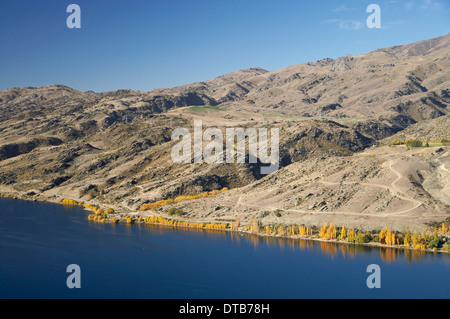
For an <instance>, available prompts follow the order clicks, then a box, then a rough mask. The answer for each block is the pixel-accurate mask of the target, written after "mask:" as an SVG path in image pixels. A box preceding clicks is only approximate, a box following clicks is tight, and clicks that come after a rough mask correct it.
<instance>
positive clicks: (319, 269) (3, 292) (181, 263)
mask: <svg viewBox="0 0 450 319" xmlns="http://www.w3.org/2000/svg"><path fill="white" fill-rule="evenodd" d="M87 215H88V212H86V211H84V210H83V209H82V208H80V207H63V206H61V205H58V204H52V203H41V202H31V201H20V200H13V199H1V200H0V298H273V299H277V298H288V299H303V298H447V299H448V298H450V288H449V287H450V256H449V255H444V254H437V253H436V254H433V253H423V252H412V251H407V252H404V251H402V250H395V249H385V248H368V247H361V246H353V245H342V244H341V245H338V244H330V243H317V242H312V241H305V240H287V239H270V238H263V237H256V236H245V235H238V234H236V233H230V232H211V231H197V230H188V229H182V228H178V229H175V228H167V227H162V226H161V227H160V226H148V225H137V224H135V225H131V226H129V225H122V224H117V225H111V224H97V223H94V222H89V221H88V220H87ZM70 264H77V265H79V266H80V269H81V288H80V289H76V288H73V289H69V288H68V287H67V285H66V280H67V277H68V276H69V275H70V273H67V272H66V269H67V266H68V265H70ZM370 264H377V265H379V266H380V269H381V288H379V289H377V288H374V289H369V288H368V287H367V285H366V279H367V277H368V276H369V275H370V273H367V272H366V269H367V266H368V265H370Z"/></svg>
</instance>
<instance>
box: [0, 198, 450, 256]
mask: <svg viewBox="0 0 450 319" xmlns="http://www.w3.org/2000/svg"><path fill="white" fill-rule="evenodd" d="M31 192H32V191H29V192H26V193H25V192H11V191H0V198H5V199H8V198H9V199H19V200H27V201H36V202H50V203H54V204H60V205H63V204H62V200H63V199H71V200H74V201H76V202H77V203H83V204H85V205H86V204H90V205H92V206H96V207H98V208H101V209H104V210H107V207H106V206H104V204H98V203H95V202H92V201H87V200H83V199H80V198H75V197H71V196H65V195H59V194H53V195H50V196H49V195H44V194H40V193H36V192H34V191H33V193H34V194H32V195H27V194H30V193H31ZM5 193H8V194H7V195H6V196H4V195H5ZM20 193H22V194H20ZM36 197H37V198H36ZM66 206H80V207H83V209H84V210H85V211H87V212H88V211H90V209H89V208H86V207H85V206H84V205H82V206H81V205H66ZM123 210H126V209H125V208H124V209H123ZM91 211H92V210H91ZM140 213H141V215H142V213H144V212H139V211H132V210H129V211H128V212H114V213H111V215H114V216H117V215H119V216H120V217H122V219H121V220H122V221H121V222H120V221H119V220H118V221H115V222H111V220H106V221H104V222H101V221H97V220H92V219H90V218H88V222H98V223H111V224H116V223H119V224H126V225H131V224H135V223H136V224H145V225H153V226H159V227H160V226H165V227H170V228H185V229H191V230H204V231H223V232H235V233H238V234H240V235H250V236H257V237H261V238H264V237H266V238H274V239H292V240H305V241H313V242H322V243H332V244H347V245H354V246H365V247H372V248H391V249H392V248H394V249H398V250H410V251H420V252H426V253H444V254H449V255H450V251H448V250H445V249H437V250H433V249H431V248H426V249H418V248H414V247H407V246H404V245H387V244H382V243H379V242H367V243H357V242H349V241H343V240H339V239H325V238H320V237H316V236H318V235H317V234H313V235H307V236H301V235H277V234H265V233H257V232H253V231H249V230H246V229H243V228H244V227H247V226H240V229H232V228H229V223H226V225H227V227H226V228H219V229H215V228H208V227H194V226H189V225H183V224H184V223H191V224H204V225H207V224H212V225H214V224H216V225H219V224H220V225H224V224H223V223H222V222H219V223H211V222H204V221H200V220H197V221H189V222H186V221H184V220H176V219H172V218H168V217H165V216H163V215H161V214H149V213H144V214H145V215H146V217H143V216H139V214H140ZM129 215H131V216H134V217H135V219H132V222H124V220H125V221H126V219H127V216H129ZM89 216H91V215H89ZM136 217H137V218H140V219H141V220H139V221H138V220H136ZM148 217H155V218H162V219H164V220H168V221H173V222H174V224H165V223H157V222H148V221H146V220H147V218H148ZM111 218H114V217H111ZM129 218H133V217H129ZM177 223H181V224H177ZM356 230H357V229H356ZM443 236H444V237H445V238H449V236H446V235H443Z"/></svg>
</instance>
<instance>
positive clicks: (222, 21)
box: [0, 0, 450, 92]
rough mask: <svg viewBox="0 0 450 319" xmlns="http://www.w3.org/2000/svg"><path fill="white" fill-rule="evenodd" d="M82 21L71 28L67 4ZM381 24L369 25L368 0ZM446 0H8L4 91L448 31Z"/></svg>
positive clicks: (210, 73) (108, 84) (285, 59)
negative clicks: (378, 12) (378, 26)
mask: <svg viewBox="0 0 450 319" xmlns="http://www.w3.org/2000/svg"><path fill="white" fill-rule="evenodd" d="M71 3H75V4H78V5H79V6H80V7H81V29H69V28H67V26H66V19H67V17H68V16H69V15H70V13H66V8H67V6H68V5H69V4H71ZM371 3H376V4H378V5H379V6H380V7H381V26H382V28H381V29H369V28H368V27H367V26H366V19H367V17H368V16H369V14H370V13H367V12H366V8H367V6H368V5H369V4H371ZM449 3H450V1H448V0H406V1H401V0H383V1H381V0H370V1H362V0H353V1H351V0H346V1H336V0H329V1H326V0H314V1H313V0H310V1H302V0H294V1H287V0H276V1H275V0H145V1H144V0H128V1H127V0H70V1H65V0H53V1H50V0H27V1H25V0H0V90H4V89H7V88H11V87H24V86H37V87H39V86H45V85H50V84H64V85H67V86H70V87H72V88H75V89H78V90H81V91H87V90H94V91H96V92H100V91H109V90H117V89H133V90H141V91H146V90H150V89H154V88H160V87H173V86H178V85H183V84H186V83H191V82H196V81H204V80H208V79H212V78H214V77H216V76H219V75H222V74H226V73H229V72H233V71H236V70H239V69H246V68H249V67H262V68H264V69H267V70H276V69H280V68H283V67H287V66H290V65H294V64H298V63H304V62H310V61H316V60H319V59H322V58H325V57H330V58H337V57H340V56H343V55H346V54H362V53H366V52H369V51H372V50H374V49H377V48H382V47H388V46H392V45H396V44H405V43H409V42H414V41H418V40H424V39H428V38H433V37H437V36H441V35H444V34H447V33H449V32H450V4H449Z"/></svg>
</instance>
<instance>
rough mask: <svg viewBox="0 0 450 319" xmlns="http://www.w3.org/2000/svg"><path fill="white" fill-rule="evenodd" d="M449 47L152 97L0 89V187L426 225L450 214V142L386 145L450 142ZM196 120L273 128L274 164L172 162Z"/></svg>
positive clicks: (449, 38)
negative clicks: (175, 135)
mask: <svg viewBox="0 0 450 319" xmlns="http://www.w3.org/2000/svg"><path fill="white" fill-rule="evenodd" d="M449 53H450V35H445V36H442V37H439V38H435V39H430V40H424V41H420V42H416V43H412V44H406V45H399V46H395V47H391V48H385V49H379V50H375V51H373V52H369V53H367V54H363V55H359V56H352V55H348V56H345V57H341V58H338V59H336V60H332V59H324V60H320V61H316V62H311V63H304V64H299V65H294V66H291V67H288V68H285V69H281V70H276V71H270V72H269V71H266V70H263V69H261V68H251V69H247V70H240V71H237V72H233V73H230V74H226V75H222V76H219V77H217V78H215V79H212V80H208V81H204V82H198V83H192V84H188V85H184V86H180V87H175V88H165V89H157V90H152V91H147V92H140V91H132V90H119V91H111V92H100V93H96V92H92V91H88V92H81V91H77V90H74V89H72V88H69V87H66V86H64V85H59V84H57V85H51V86H46V87H40V88H32V87H27V88H12V89H9V90H4V91H0V110H1V112H0V191H3V192H19V193H22V194H25V193H28V194H29V196H32V197H34V198H36V199H37V198H44V197H45V198H52V196H68V197H73V198H81V199H83V200H89V201H92V202H96V203H100V204H102V205H109V206H111V207H114V208H115V209H116V210H118V211H136V210H138V209H139V207H141V205H142V204H144V203H150V202H154V201H158V200H162V199H167V198H173V197H175V196H179V195H196V194H199V193H202V192H204V191H212V190H218V189H222V188H224V187H227V188H229V189H231V190H230V191H227V192H224V193H222V194H220V195H218V196H216V197H211V198H202V199H196V200H193V201H187V202H183V203H179V204H177V205H176V207H178V208H179V209H181V210H183V211H184V212H185V214H184V215H183V216H184V217H183V218H186V219H191V220H196V219H202V220H203V219H205V220H210V221H216V220H236V219H240V220H242V221H243V222H248V223H250V222H251V221H252V220H253V219H254V218H257V219H259V220H261V221H264V222H277V223H286V224H289V223H293V222H297V223H303V224H308V225H320V224H321V223H323V222H324V221H327V222H330V221H333V222H335V223H337V224H339V225H347V226H352V227H353V226H354V227H360V228H367V229H370V228H372V229H374V228H381V227H384V226H386V225H389V226H390V227H393V228H397V229H405V228H406V227H411V228H416V229H421V228H423V227H424V225H425V224H426V223H429V222H430V221H441V220H444V219H445V218H447V217H449V216H450V209H449V205H450V193H449V189H450V188H449V186H450V185H449V181H450V176H449V174H450V173H449V171H448V169H449V167H450V163H449V162H450V156H449V155H448V154H449V153H448V151H449V148H448V147H447V146H445V145H439V146H436V147H430V148H407V147H404V146H399V147H389V146H386V145H387V144H389V143H390V142H391V141H394V140H397V139H420V140H424V141H427V140H430V141H431V140H440V139H443V138H446V139H449V137H450V136H449V129H448V128H449V124H450V123H449V113H448V111H449V105H450V73H449V72H450V71H449V70H450V57H449ZM194 120H202V121H203V123H204V126H205V127H208V126H215V127H218V128H219V129H221V130H222V132H224V131H225V130H226V128H227V127H243V128H250V127H251V128H264V127H265V128H267V127H270V128H278V129H279V130H280V159H279V164H280V169H279V170H278V171H277V172H275V173H273V174H270V175H264V174H261V170H260V168H261V166H262V164H261V162H260V161H258V162H257V163H248V162H246V163H242V164H239V163H231V164H225V163H224V164H206V163H202V164H190V163H188V164H174V163H173V162H172V160H171V150H172V147H173V146H174V145H175V141H172V140H171V133H172V131H173V129H174V128H178V127H183V128H188V129H189V130H190V131H192V129H193V121H194ZM58 198H59V197H58ZM274 212H277V214H275V213H274ZM158 213H160V214H163V215H164V214H166V213H167V211H166V209H162V210H160V211H159V212H158Z"/></svg>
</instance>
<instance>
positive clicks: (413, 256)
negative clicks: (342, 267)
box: [90, 223, 436, 264]
mask: <svg viewBox="0 0 450 319" xmlns="http://www.w3.org/2000/svg"><path fill="white" fill-rule="evenodd" d="M90 224H91V225H92V226H93V227H95V228H96V229H99V228H102V227H110V228H112V229H114V228H115V227H117V226H118V225H116V224H98V223H90ZM125 226H126V230H127V234H130V235H131V233H132V232H133V229H135V227H138V228H140V229H148V230H151V232H152V233H154V234H156V235H164V234H167V232H168V231H170V232H177V231H179V230H184V231H188V232H196V233H198V232H202V233H205V234H206V233H208V234H227V235H229V236H230V238H231V240H232V241H234V242H236V243H238V244H239V243H241V242H242V240H246V241H247V242H249V243H251V245H252V246H253V248H254V249H258V248H259V247H260V246H261V245H264V246H267V247H270V246H277V247H278V248H279V249H291V250H295V249H300V250H311V249H317V248H320V252H321V253H322V254H324V255H327V256H329V257H330V258H331V259H334V258H335V257H337V256H341V257H343V258H355V256H356V255H357V254H374V253H375V254H377V253H378V254H379V255H380V257H381V259H382V260H383V261H384V262H386V263H391V262H395V261H396V260H397V259H398V258H399V257H401V258H402V259H405V260H407V262H408V263H409V264H411V263H412V262H413V261H418V260H419V259H423V258H427V257H430V256H432V255H434V254H436V253H431V252H425V251H420V250H411V249H403V248H392V247H375V246H373V247H370V246H363V245H354V244H345V243H333V242H326V241H315V240H308V239H301V238H285V237H273V236H260V235H255V234H249V233H239V232H236V231H225V230H216V229H198V228H189V227H173V226H169V225H156V224H133V225H127V224H125Z"/></svg>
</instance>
